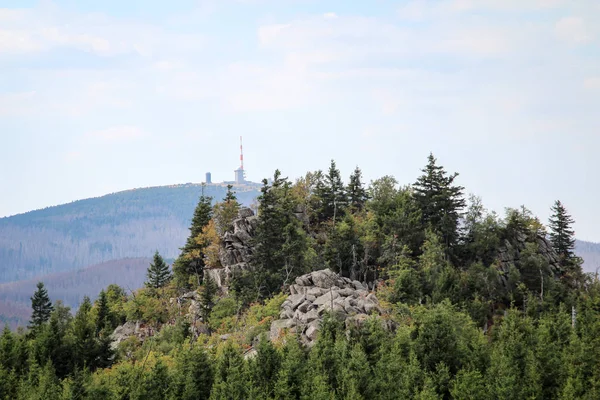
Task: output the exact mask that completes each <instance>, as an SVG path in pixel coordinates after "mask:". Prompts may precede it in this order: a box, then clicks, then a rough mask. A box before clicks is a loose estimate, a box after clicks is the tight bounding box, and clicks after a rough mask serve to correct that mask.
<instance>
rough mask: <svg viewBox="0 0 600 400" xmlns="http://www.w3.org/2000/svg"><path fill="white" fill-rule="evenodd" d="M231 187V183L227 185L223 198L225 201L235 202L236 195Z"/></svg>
mask: <svg viewBox="0 0 600 400" xmlns="http://www.w3.org/2000/svg"><path fill="white" fill-rule="evenodd" d="M232 189H233V185H227V194H225V199H223V200H224V201H225V202H226V203H231V202H234V201H235V202H237V196H236V195H235V192H234V191H233V190H232Z"/></svg>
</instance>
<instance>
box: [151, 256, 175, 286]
mask: <svg viewBox="0 0 600 400" xmlns="http://www.w3.org/2000/svg"><path fill="white" fill-rule="evenodd" d="M146 276H147V278H148V280H147V281H146V283H145V284H146V287H149V288H153V289H160V288H161V287H163V286H165V285H166V284H167V283H169V281H170V280H171V271H169V265H168V264H167V263H166V262H165V260H163V258H162V257H161V255H160V254H159V253H158V251H156V253H154V262H153V263H151V264H150V267H149V268H148V272H147V273H146Z"/></svg>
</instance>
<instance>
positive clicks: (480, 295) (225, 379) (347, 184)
mask: <svg viewBox="0 0 600 400" xmlns="http://www.w3.org/2000/svg"><path fill="white" fill-rule="evenodd" d="M549 208H550V210H551V218H550V219H549V220H548V221H547V222H546V221H540V220H539V219H538V218H537V217H536V216H535V215H533V214H532V213H531V212H530V211H529V210H528V209H527V208H526V207H524V206H521V207H519V208H507V210H506V213H505V214H504V215H498V214H496V213H494V212H492V211H489V210H486V208H485V207H484V205H483V202H482V201H481V199H479V198H477V197H475V196H471V197H468V198H467V197H466V196H465V188H463V187H462V186H460V182H459V176H458V174H456V173H451V172H449V171H446V170H445V168H444V167H443V166H441V165H440V164H439V163H438V161H437V160H436V159H435V157H434V156H433V155H430V156H429V158H428V160H427V164H426V166H425V167H424V168H423V170H422V174H421V175H420V176H418V177H417V178H416V180H415V181H414V182H413V183H408V184H407V185H400V184H399V183H398V182H397V181H396V180H395V179H394V178H393V177H391V176H385V177H382V178H380V179H377V180H375V181H373V182H371V184H370V185H368V186H367V185H365V184H364V182H363V181H362V174H361V171H360V169H358V168H357V169H356V170H355V171H354V172H353V173H352V174H351V175H350V178H349V179H348V180H344V179H343V178H342V173H341V172H340V171H339V170H338V169H337V167H336V165H335V163H334V162H333V161H332V162H331V164H330V166H329V169H328V170H327V171H325V172H323V171H316V172H309V173H307V175H306V176H305V177H303V178H302V179H299V180H297V181H296V182H291V181H290V180H289V179H287V178H285V177H284V175H282V174H281V173H280V172H279V171H276V172H275V174H274V177H273V180H272V181H271V182H267V181H266V180H265V181H264V185H263V187H262V188H261V195H260V197H259V199H258V207H257V212H258V213H257V215H255V214H254V212H252V210H250V209H247V208H244V207H242V206H241V204H240V202H239V200H238V199H237V198H236V196H235V194H234V193H231V192H229V193H227V194H226V196H225V198H224V199H223V201H222V202H220V203H219V204H217V205H214V206H213V205H212V204H211V202H210V199H208V198H206V197H204V196H202V197H201V198H200V199H199V201H198V203H197V205H196V207H195V209H194V211H193V214H192V215H191V223H190V227H189V228H190V229H189V234H188V236H187V239H186V240H184V241H183V243H182V244H181V251H180V253H179V255H178V257H177V259H176V260H175V261H174V263H173V268H172V269H171V268H170V267H169V265H168V263H167V262H166V261H165V259H164V258H163V257H162V256H161V254H160V253H159V252H158V251H157V252H155V253H154V257H153V259H152V261H151V263H150V264H149V265H148V268H147V270H146V275H145V281H144V287H143V288H142V289H140V290H137V291H134V292H130V291H128V290H126V289H124V288H121V287H119V286H117V285H109V286H108V287H107V288H106V289H105V290H103V291H102V292H101V293H100V295H99V296H98V298H97V299H96V301H94V302H92V301H90V299H89V298H84V299H83V301H82V303H81V305H80V307H79V309H78V310H77V311H76V313H75V315H73V314H72V313H71V310H70V309H69V308H68V307H65V306H64V305H63V304H61V303H60V302H52V301H51V297H52V294H51V293H49V290H48V288H46V286H45V285H44V284H43V283H42V282H40V283H38V284H37V285H36V287H35V289H34V292H33V293H32V297H31V309H32V316H31V318H30V321H29V324H28V327H27V329H22V330H20V331H18V332H16V333H14V332H11V331H10V330H9V329H5V330H4V332H3V333H2V335H1V336H0V399H49V400H55V399H56V400H62V399H94V400H97V399H106V400H109V399H110V400H113V399H115V400H116V399H129V400H142V399H160V400H175V399H184V400H192V399H194V400H195V399H212V400H222V399H223V400H225V399H265V400H275V399H277V400H279V399H297V400H300V399H302V400H305V399H317V400H320V399H323V400H325V399H327V400H332V399H336V400H337V399H340V400H341V399H352V400H361V399H365V400H366V399H390V400H391V399H421V400H425V399H427V400H429V399H432V400H434V399H449V400H451V399H454V400H487V399H502V400H512V399H584V400H595V399H598V398H600V339H599V338H600V323H599V321H600V308H599V306H598V305H599V304H600V281H599V280H598V277H597V276H596V275H594V274H585V273H584V272H583V271H582V268H581V264H582V260H581V259H580V258H579V257H577V255H576V254H575V252H574V249H575V239H574V231H573V225H574V223H575V221H574V218H573V217H572V216H571V215H570V214H569V212H568V209H567V206H566V205H565V204H563V203H562V202H561V201H560V200H556V201H554V202H553V203H552V204H549Z"/></svg>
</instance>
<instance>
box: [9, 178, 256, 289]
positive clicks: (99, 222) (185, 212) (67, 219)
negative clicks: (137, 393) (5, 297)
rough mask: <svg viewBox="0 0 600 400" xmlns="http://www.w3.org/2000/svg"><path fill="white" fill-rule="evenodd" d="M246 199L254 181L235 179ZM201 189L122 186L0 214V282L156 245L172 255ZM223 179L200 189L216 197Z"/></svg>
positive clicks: (146, 252) (140, 253)
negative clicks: (96, 194)
mask: <svg viewBox="0 0 600 400" xmlns="http://www.w3.org/2000/svg"><path fill="white" fill-rule="evenodd" d="M233 190H234V191H235V192H236V194H237V197H238V200H239V201H240V203H242V204H244V205H251V204H252V202H253V201H254V199H255V198H256V196H257V195H258V194H259V191H258V187H257V185H256V184H249V185H236V186H234V189H233ZM201 192H202V185H200V184H191V183H189V184H183V185H171V186H160V187H150V188H142V189H133V190H127V191H123V192H118V193H112V194H108V195H105V196H102V197H97V198H91V199H86V200H79V201H75V202H72V203H69V204H64V205H60V206H55V207H49V208H45V209H41V210H36V211H31V212H28V213H24V214H19V215H15V216H12V217H6V218H2V219H0V283H2V282H13V281H19V280H27V279H30V278H33V277H39V276H44V275H48V274H53V273H57V272H66V271H73V270H77V269H80V268H84V267H88V266H90V265H94V264H99V263H103V262H106V261H111V260H119V259H124V258H138V257H148V256H150V255H151V254H152V253H153V252H154V251H155V250H159V251H160V252H161V254H163V255H164V256H165V257H167V258H175V257H177V255H178V251H179V250H178V249H179V247H181V245H182V244H183V242H184V240H185V237H186V235H187V234H188V227H189V223H190V218H191V215H192V213H193V210H194V207H195V206H196V204H197V203H198V198H199V196H200V195H201ZM226 192H227V186H226V185H225V184H211V185H207V186H206V188H205V194H206V195H208V196H212V197H213V202H215V201H220V200H221V199H223V197H224V196H225V193H226Z"/></svg>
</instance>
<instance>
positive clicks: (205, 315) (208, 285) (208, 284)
mask: <svg viewBox="0 0 600 400" xmlns="http://www.w3.org/2000/svg"><path fill="white" fill-rule="evenodd" d="M217 290H218V288H217V285H216V283H215V281H213V279H212V278H211V277H210V275H208V274H206V275H205V276H204V290H203V291H202V319H203V321H204V322H205V323H206V322H208V320H209V318H210V312H211V311H212V307H213V306H214V299H215V295H216V294H217Z"/></svg>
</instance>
